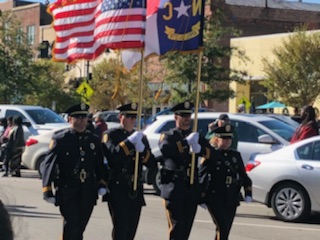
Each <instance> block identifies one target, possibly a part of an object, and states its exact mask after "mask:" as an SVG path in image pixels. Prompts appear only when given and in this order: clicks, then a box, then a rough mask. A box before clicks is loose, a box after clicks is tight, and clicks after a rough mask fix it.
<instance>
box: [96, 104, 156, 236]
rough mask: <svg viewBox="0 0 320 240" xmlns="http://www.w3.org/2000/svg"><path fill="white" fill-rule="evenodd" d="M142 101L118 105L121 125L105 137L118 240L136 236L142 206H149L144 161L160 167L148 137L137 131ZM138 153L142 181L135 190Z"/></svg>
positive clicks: (110, 203)
mask: <svg viewBox="0 0 320 240" xmlns="http://www.w3.org/2000/svg"><path fill="white" fill-rule="evenodd" d="M137 108H138V104H136V103H130V104H126V105H123V106H121V107H119V108H118V110H119V111H120V114H119V119H120V127H119V128H112V129H109V130H107V131H106V132H105V133H104V135H103V138H102V142H103V143H104V154H105V156H106V157H107V159H108V166H109V169H110V176H109V180H108V188H109V190H110V193H109V194H108V195H106V196H105V197H104V200H105V201H108V207H109V212H110V215H111V218H112V223H113V231H112V239H114V240H132V239H134V236H135V234H136V230H137V227H138V223H139V218H140V214H141V209H142V206H145V205H146V203H145V200H144V196H143V183H142V179H141V172H142V165H145V166H147V167H149V168H155V167H157V165H156V161H155V158H154V156H153V154H152V153H151V150H150V146H149V143H148V141H147V138H146V137H145V136H144V135H143V134H142V132H140V131H135V130H134V126H135V123H136V118H137ZM136 152H139V157H138V161H139V162H138V184H137V189H136V190H135V191H133V182H134V169H135V163H136Z"/></svg>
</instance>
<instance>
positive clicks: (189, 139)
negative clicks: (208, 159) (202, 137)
mask: <svg viewBox="0 0 320 240" xmlns="http://www.w3.org/2000/svg"><path fill="white" fill-rule="evenodd" d="M186 140H187V142H188V144H189V145H192V144H194V143H198V140H199V133H198V132H193V133H190V134H189V135H188V136H187V137H186Z"/></svg>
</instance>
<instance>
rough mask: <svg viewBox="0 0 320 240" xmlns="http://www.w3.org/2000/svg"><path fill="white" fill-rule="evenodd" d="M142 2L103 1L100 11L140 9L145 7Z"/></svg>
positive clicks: (139, 0)
mask: <svg viewBox="0 0 320 240" xmlns="http://www.w3.org/2000/svg"><path fill="white" fill-rule="evenodd" d="M144 2H145V1H144V0H138V1H136V0H104V1H103V2H102V7H101V11H102V12H106V11H110V10H117V9H126V8H142V7H145V3H144Z"/></svg>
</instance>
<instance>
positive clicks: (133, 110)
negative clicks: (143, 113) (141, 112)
mask: <svg viewBox="0 0 320 240" xmlns="http://www.w3.org/2000/svg"><path fill="white" fill-rule="evenodd" d="M117 109H118V110H119V111H120V114H122V115H137V114H138V104H137V103H129V104H125V105H122V106H120V107H118V108H117Z"/></svg>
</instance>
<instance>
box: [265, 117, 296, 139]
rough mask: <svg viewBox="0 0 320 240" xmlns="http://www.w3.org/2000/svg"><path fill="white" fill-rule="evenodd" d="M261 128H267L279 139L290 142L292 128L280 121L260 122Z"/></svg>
mask: <svg viewBox="0 0 320 240" xmlns="http://www.w3.org/2000/svg"><path fill="white" fill-rule="evenodd" d="M259 123H261V124H262V125H263V126H265V127H267V128H269V129H270V130H271V131H273V132H275V133H276V134H278V135H279V136H280V137H282V138H283V139H285V140H286V141H288V142H290V140H291V138H292V135H293V133H294V128H293V127H291V126H290V125H288V124H285V123H283V122H281V121H277V120H273V121H272V120H270V121H260V122H259Z"/></svg>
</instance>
